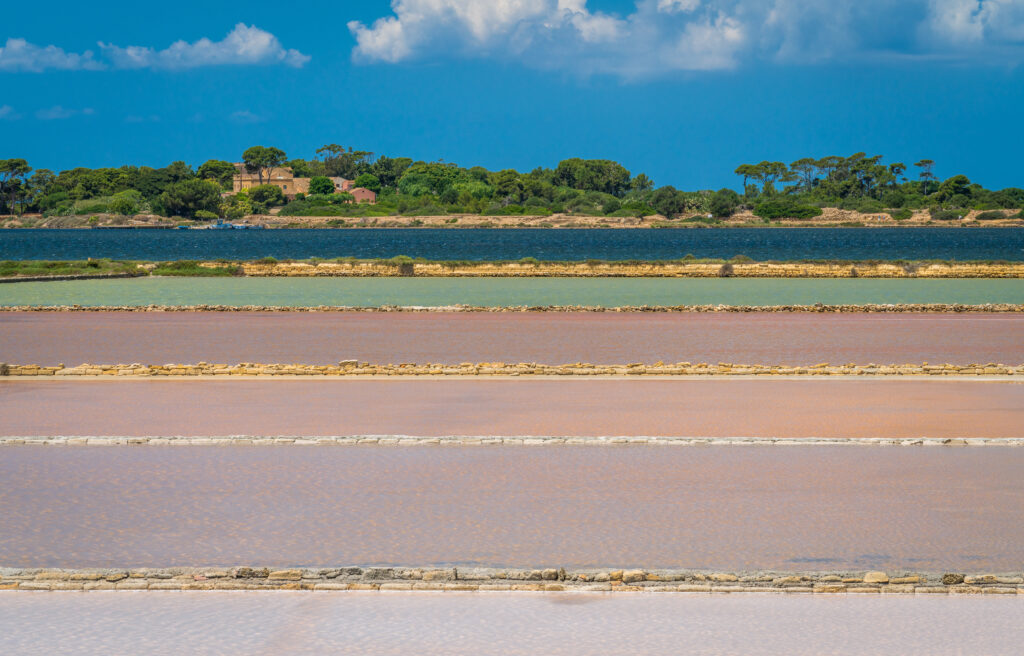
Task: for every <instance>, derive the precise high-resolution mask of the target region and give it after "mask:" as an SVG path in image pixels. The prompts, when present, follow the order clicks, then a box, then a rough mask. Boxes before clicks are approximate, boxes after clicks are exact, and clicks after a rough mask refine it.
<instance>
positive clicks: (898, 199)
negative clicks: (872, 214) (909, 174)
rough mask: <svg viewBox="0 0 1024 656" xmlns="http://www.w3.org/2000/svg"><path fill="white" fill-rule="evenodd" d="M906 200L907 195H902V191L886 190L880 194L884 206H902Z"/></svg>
mask: <svg viewBox="0 0 1024 656" xmlns="http://www.w3.org/2000/svg"><path fill="white" fill-rule="evenodd" d="M906 202H907V197H906V196H904V195H903V192H902V191H888V192H886V193H885V195H883V196H882V203H884V204H885V206H886V207H903V204H904V203H906Z"/></svg>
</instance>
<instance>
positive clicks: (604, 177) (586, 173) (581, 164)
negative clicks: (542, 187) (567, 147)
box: [554, 157, 632, 196]
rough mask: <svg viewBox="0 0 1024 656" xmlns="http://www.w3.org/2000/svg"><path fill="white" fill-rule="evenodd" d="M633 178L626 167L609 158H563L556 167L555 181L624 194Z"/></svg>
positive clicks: (574, 187) (575, 187)
mask: <svg viewBox="0 0 1024 656" xmlns="http://www.w3.org/2000/svg"><path fill="white" fill-rule="evenodd" d="M631 179H632V176H631V175H630V173H629V171H628V170H627V169H626V167H624V166H622V165H621V164H619V163H618V162H613V161H611V160H607V159H586V160H585V159H580V158H579V157H574V158H572V159H567V160H563V161H561V162H559V163H558V168H556V169H555V173H554V183H555V184H558V185H563V186H566V187H571V188H573V189H580V190H583V191H600V192H604V193H606V194H612V195H613V196H622V195H623V194H624V193H626V191H628V190H629V183H630V180H631Z"/></svg>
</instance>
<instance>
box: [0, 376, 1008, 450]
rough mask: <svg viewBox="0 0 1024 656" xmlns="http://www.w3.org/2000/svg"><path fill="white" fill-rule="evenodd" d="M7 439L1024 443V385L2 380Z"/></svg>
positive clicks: (2, 425) (0, 407)
mask: <svg viewBox="0 0 1024 656" xmlns="http://www.w3.org/2000/svg"><path fill="white" fill-rule="evenodd" d="M0 416H2V417H3V421H2V422H0V434H3V435H195V436H209V435H212V436H220V435H297V436H314V435H365V434H371V435H395V434H398V435H402V434H404V435H421V436H433V435H513V436H515V435H547V436H561V435H582V436H602V435H612V436H617V435H649V436H683V437H922V436H925V437H1021V436H1022V435H1024V383H1015V382H984V381H953V380H891V379H888V380H860V379H857V380H850V379H842V380H837V379H827V380H791V379H790V380H787V379H782V380H770V379H757V380H738V379H731V380H730V379H703V380H680V379H675V380H665V379H660V380H659V379H640V380H621V379H616V380H608V379H605V380H591V379H574V380H526V379H515V378H513V379H505V380H495V379H491V380H472V379H441V380H436V379H420V380H409V379H405V380H388V379H374V380H365V379H363V380H360V379H320V380H270V381H267V380H234V381H209V380H204V381H199V380H170V381H168V380H139V381H106V380H96V381H94V380H87V381H60V380H39V381H37V380H31V381H21V380H17V379H10V380H4V379H2V378H0Z"/></svg>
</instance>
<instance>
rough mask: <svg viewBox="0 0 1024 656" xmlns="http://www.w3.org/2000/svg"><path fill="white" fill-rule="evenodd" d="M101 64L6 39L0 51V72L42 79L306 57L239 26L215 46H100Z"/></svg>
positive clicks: (289, 62)
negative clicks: (58, 73)
mask: <svg viewBox="0 0 1024 656" xmlns="http://www.w3.org/2000/svg"><path fill="white" fill-rule="evenodd" d="M98 45H99V47H100V58H96V57H94V55H93V52H92V51H91V50H86V51H85V52H82V53H74V52H65V51H64V50H63V49H61V48H58V47H57V46H52V45H51V46H45V47H44V46H37V45H35V44H32V43H29V42H28V41H26V40H25V39H8V40H7V44H6V45H5V46H0V71H10V72H31V73H41V72H43V71H46V70H93V71H95V70H103V69H109V68H117V69H140V68H150V69H164V70H182V69H189V68H199V67H202V66H269V65H275V64H284V65H285V66H292V67H295V68H300V67H302V66H304V65H305V64H306V62H308V61H309V59H310V57H309V55H304V54H302V53H301V52H299V51H298V50H290V49H286V48H284V46H282V45H281V42H280V41H279V40H278V38H277V37H276V36H274V35H273V34H271V33H270V32H266V31H264V30H261V29H259V28H258V27H255V26H249V25H246V24H244V23H239V24H238V25H235V27H234V29H233V30H231V32H229V33H228V35H227V36H225V37H224V38H223V39H221V40H220V41H211V40H210V39H207V38H202V39H199V40H198V41H195V42H193V43H188V42H187V41H177V42H175V43H172V44H171V45H170V46H169V47H167V48H165V49H163V50H155V49H153V48H150V47H146V46H123V47H122V46H117V45H114V44H111V43H103V42H100V43H99V44H98Z"/></svg>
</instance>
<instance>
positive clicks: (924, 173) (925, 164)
mask: <svg viewBox="0 0 1024 656" xmlns="http://www.w3.org/2000/svg"><path fill="white" fill-rule="evenodd" d="M914 166H916V167H917V168H919V169H921V171H920V172H919V173H918V175H917V177H918V180H920V182H921V193H922V194H923V195H925V196H927V195H928V194H929V193H931V192H929V191H928V190H929V188H930V187H931V183H932V181H933V180H935V174H934V173H932V169H934V168H935V161H934V160H930V159H922V160H921V161H919V162H917V163H916V164H914Z"/></svg>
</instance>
